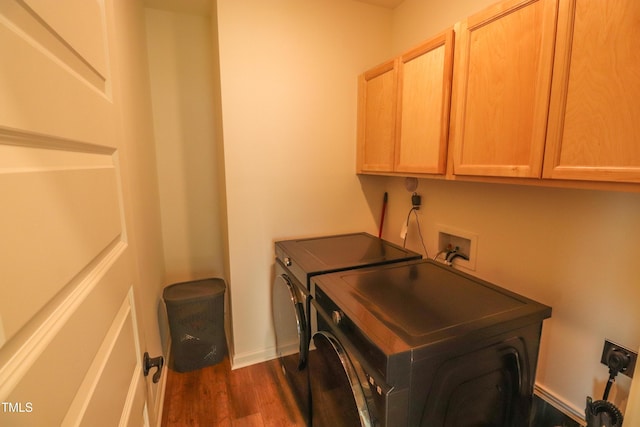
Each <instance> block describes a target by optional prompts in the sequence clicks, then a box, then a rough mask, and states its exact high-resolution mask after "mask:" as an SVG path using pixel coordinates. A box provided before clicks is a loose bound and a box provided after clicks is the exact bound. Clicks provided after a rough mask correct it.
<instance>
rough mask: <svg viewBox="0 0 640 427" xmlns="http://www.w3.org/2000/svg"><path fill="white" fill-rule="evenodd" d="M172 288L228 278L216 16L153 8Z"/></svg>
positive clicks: (150, 35)
mask: <svg viewBox="0 0 640 427" xmlns="http://www.w3.org/2000/svg"><path fill="white" fill-rule="evenodd" d="M146 29H147V39H148V56H149V67H150V76H151V90H152V100H153V118H154V130H155V141H156V153H157V171H158V172H157V173H158V181H159V186H160V201H161V206H160V210H161V216H162V234H163V241H164V258H165V264H166V274H167V278H166V281H167V284H170V283H175V282H180V281H186V280H192V279H196V278H203V277H213V276H223V275H224V274H223V272H224V268H223V259H224V256H223V244H222V238H221V231H220V230H221V224H220V222H221V220H220V217H219V210H218V203H219V199H220V198H221V195H220V194H219V190H218V189H219V178H218V176H217V173H216V170H217V169H216V164H217V161H218V159H217V148H216V144H217V142H216V136H215V127H214V124H213V116H214V113H213V105H214V99H213V77H212V76H213V73H214V71H213V63H212V55H213V53H212V52H213V48H212V42H211V22H210V18H209V17H207V16H204V15H197V14H190V13H184V12H173V11H167V10H159V9H151V8H148V9H146Z"/></svg>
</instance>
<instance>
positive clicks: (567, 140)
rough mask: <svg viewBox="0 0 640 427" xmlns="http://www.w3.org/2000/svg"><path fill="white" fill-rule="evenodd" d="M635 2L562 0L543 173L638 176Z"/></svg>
mask: <svg viewBox="0 0 640 427" xmlns="http://www.w3.org/2000/svg"><path fill="white" fill-rule="evenodd" d="M639 23H640V1H638V0H606V1H601V0H567V1H564V2H562V3H561V9H560V11H559V16H558V36H557V45H556V59H555V65H554V67H555V68H554V82H553V87H552V93H551V104H550V111H549V129H548V137H547V151H546V153H545V166H544V177H545V178H558V179H576V180H599V181H627V182H640V142H639V141H640V41H639V39H638V31H639V30H640V26H639Z"/></svg>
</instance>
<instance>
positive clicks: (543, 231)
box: [384, 0, 640, 414]
mask: <svg viewBox="0 0 640 427" xmlns="http://www.w3.org/2000/svg"><path fill="white" fill-rule="evenodd" d="M491 3H493V1H491V0H488V1H487V0H484V1H482V2H475V1H469V0H455V1H447V2H441V1H433V0H431V1H423V0H406V1H405V2H404V3H403V4H402V5H401V6H400V7H399V8H398V9H397V10H396V11H395V12H394V21H393V23H394V33H393V39H394V47H393V49H394V52H395V53H401V52H402V51H404V50H406V49H408V48H410V47H412V46H413V45H415V44H416V43H417V42H419V41H420V40H423V39H426V38H428V37H429V36H430V35H432V34H435V33H437V32H440V31H441V30H442V29H444V28H445V27H446V26H447V25H450V24H453V23H454V22H455V20H458V19H460V18H463V17H465V16H466V15H468V14H471V13H473V12H475V11H477V10H479V9H481V8H482V7H484V6H486V5H489V4H491ZM384 186H385V189H388V190H389V192H390V196H389V200H390V202H389V221H388V223H387V227H385V236H386V237H387V238H389V239H391V240H394V241H396V242H398V241H399V233H400V228H401V223H402V222H403V221H404V220H405V219H406V212H407V211H408V209H409V208H410V205H409V203H410V200H409V198H410V195H409V193H408V192H407V191H406V190H405V189H404V180H402V179H399V178H398V179H395V178H394V179H391V178H389V179H388V180H387V181H386V182H385V183H384ZM418 192H419V193H421V194H422V195H423V203H424V209H423V210H421V211H420V218H421V225H422V230H423V235H424V238H425V242H426V244H427V249H428V250H429V255H430V256H434V255H435V254H436V252H437V250H438V248H437V247H436V245H437V224H444V225H447V226H451V227H455V228H458V229H461V230H465V231H469V232H472V233H476V234H478V236H479V237H478V248H477V250H478V256H477V266H476V270H475V272H473V273H474V274H476V275H477V276H479V277H482V278H484V279H487V280H490V281H494V282H495V283H497V284H499V285H502V286H504V287H507V288H509V289H512V290H514V291H516V292H520V293H523V294H524V295H527V296H529V297H531V298H534V299H537V300H539V301H541V302H543V303H546V304H548V305H550V306H552V307H553V317H552V319H550V320H549V321H546V322H545V325H544V331H543V338H542V348H541V351H540V362H539V365H538V376H537V382H538V384H539V385H540V386H542V387H543V388H544V389H546V390H547V391H548V392H551V393H552V394H555V395H556V396H557V397H558V398H559V399H560V400H561V401H564V402H565V403H567V404H569V405H570V406H572V407H573V408H574V409H575V411H576V412H577V413H580V414H583V413H584V406H585V399H586V396H587V395H591V396H593V397H594V398H596V399H601V398H602V393H603V390H604V385H605V383H606V380H607V377H608V370H607V368H606V367H605V366H603V365H601V364H600V363H599V361H600V356H601V353H602V347H603V344H604V340H605V338H608V339H611V340H613V341H615V342H618V343H620V344H622V345H626V346H628V347H629V348H632V349H636V348H638V346H639V345H640V310H638V309H637V303H638V301H639V300H640V287H639V286H638V280H639V278H640V263H638V262H637V254H638V251H637V242H638V241H640V221H638V212H640V195H639V194H626V193H613V192H598V191H582V190H567V189H547V188H534V187H519V186H511V185H497V184H495V185H493V184H471V183H456V182H437V181H427V180H421V181H420V182H419V187H418ZM409 240H413V242H412V247H413V249H415V250H420V249H421V245H419V244H418V243H417V239H416V234H415V230H414V234H413V235H412V236H410V239H409ZM629 387H630V380H629V379H628V378H627V377H624V376H622V375H620V376H619V377H618V380H617V386H616V387H614V390H613V391H612V394H611V396H610V399H612V400H613V401H614V402H615V403H616V404H617V405H619V406H620V407H621V408H624V407H625V406H626V399H627V396H628V393H629Z"/></svg>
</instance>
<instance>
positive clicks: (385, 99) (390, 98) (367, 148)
mask: <svg viewBox="0 0 640 427" xmlns="http://www.w3.org/2000/svg"><path fill="white" fill-rule="evenodd" d="M397 92H398V90H397V66H396V61H395V60H393V61H389V62H386V63H384V64H382V65H380V66H379V67H376V68H375V69H373V70H370V71H367V72H366V73H364V74H362V75H361V76H360V78H359V88H358V94H359V95H358V96H359V99H358V153H357V172H359V173H360V172H367V171H368V172H390V171H392V170H393V159H394V152H393V149H394V141H395V132H396V127H395V126H396V108H397V107H396V100H397Z"/></svg>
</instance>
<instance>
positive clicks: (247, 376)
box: [162, 357, 304, 427]
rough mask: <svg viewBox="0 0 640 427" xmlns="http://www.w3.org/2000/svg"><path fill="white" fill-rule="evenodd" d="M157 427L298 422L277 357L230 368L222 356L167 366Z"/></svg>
mask: <svg viewBox="0 0 640 427" xmlns="http://www.w3.org/2000/svg"><path fill="white" fill-rule="evenodd" d="M167 375H168V377H167V386H166V391H165V402H164V411H163V414H162V426H163V427H181V426H189V427H200V426H222V427H293V426H303V425H304V422H303V420H302V417H301V415H300V412H299V411H298V408H297V407H296V405H295V401H294V398H293V395H292V394H291V390H290V389H289V387H288V384H287V383H286V380H285V378H284V376H283V374H282V372H281V371H280V367H279V363H278V361H277V360H272V361H267V362H264V363H260V364H257V365H253V366H249V367H246V368H241V369H236V370H233V371H232V370H231V364H230V362H229V359H228V357H225V358H224V359H223V360H222V361H221V362H220V363H218V364H217V365H214V366H209V367H206V368H203V369H199V370H197V371H192V372H185V373H179V372H175V371H173V370H168V372H167Z"/></svg>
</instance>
